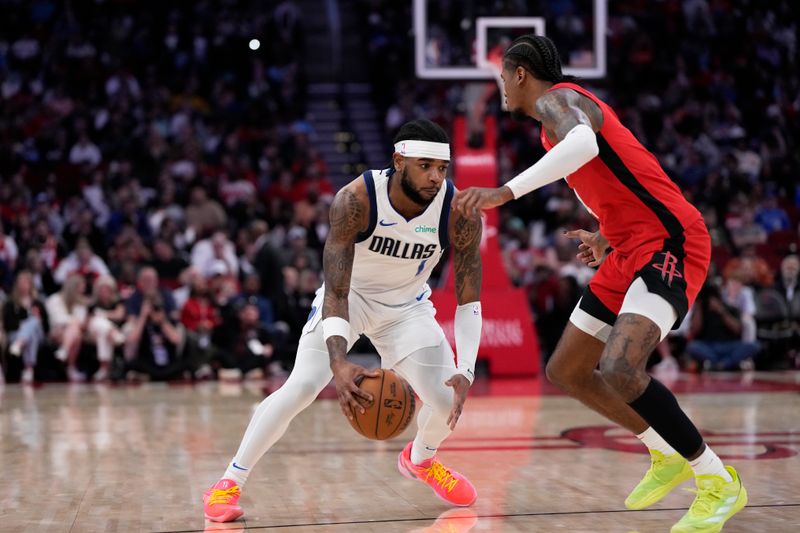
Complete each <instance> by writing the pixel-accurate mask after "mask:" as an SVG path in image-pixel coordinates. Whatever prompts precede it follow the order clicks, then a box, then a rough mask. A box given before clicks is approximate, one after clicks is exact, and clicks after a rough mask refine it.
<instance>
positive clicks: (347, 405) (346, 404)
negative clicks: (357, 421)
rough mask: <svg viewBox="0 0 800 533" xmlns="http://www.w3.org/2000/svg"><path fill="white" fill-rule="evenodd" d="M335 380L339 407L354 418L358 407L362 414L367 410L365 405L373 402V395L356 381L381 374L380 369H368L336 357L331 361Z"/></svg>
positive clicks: (345, 414)
mask: <svg viewBox="0 0 800 533" xmlns="http://www.w3.org/2000/svg"><path fill="white" fill-rule="evenodd" d="M331 370H332V371H333V380H334V384H335V385H336V395H337V396H338V398H339V407H341V408H342V413H343V414H344V416H346V417H347V418H348V419H350V420H353V417H354V416H355V412H356V409H357V410H358V412H360V413H361V414H362V415H363V414H364V413H365V412H366V411H365V410H364V405H369V404H370V403H372V401H373V398H372V395H371V394H369V393H366V392H364V391H362V390H361V389H359V388H358V385H356V381H357V380H358V379H359V378H360V377H362V376H366V377H370V378H376V377H378V376H380V375H381V374H380V371H378V370H367V369H366V368H364V367H363V366H360V365H357V364H355V363H351V362H349V361H347V360H345V359H334V360H333V361H332V362H331Z"/></svg>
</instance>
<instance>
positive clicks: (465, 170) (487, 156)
mask: <svg viewBox="0 0 800 533" xmlns="http://www.w3.org/2000/svg"><path fill="white" fill-rule="evenodd" d="M485 131H486V136H485V140H484V145H483V146H482V147H480V148H471V147H469V146H468V145H467V138H466V124H465V121H464V119H463V118H462V117H459V118H457V119H456V121H455V123H454V125H453V145H452V146H453V153H454V157H453V166H454V168H455V174H454V176H455V185H456V187H458V188H459V189H464V188H467V187H494V186H495V184H496V182H497V161H496V156H495V154H496V131H497V129H496V125H495V121H494V117H488V118H487V119H486V123H485ZM497 223H498V216H497V210H496V209H491V210H489V211H487V212H486V213H485V215H484V220H483V238H482V241H481V258H482V260H483V287H482V289H481V303H482V307H483V332H482V334H481V346H480V349H479V351H478V359H479V360H480V359H485V360H487V361H488V363H489V372H490V373H491V374H492V375H493V376H523V375H525V376H532V375H537V374H539V370H540V354H539V342H538V339H537V336H536V331H535V328H534V325H533V317H532V316H531V311H530V306H529V305H528V301H527V297H526V295H525V292H524V291H523V290H522V289H516V288H514V287H512V285H511V282H510V281H509V279H508V275H507V274H506V270H505V267H504V266H503V261H502V258H501V256H500V244H499V242H498V240H497ZM445 272H446V274H445V278H446V279H445V283H444V287H442V288H440V289H436V290H434V291H433V294H432V295H431V300H432V301H433V304H434V305H435V306H436V309H437V310H438V313H437V315H436V318H437V320H438V321H439V323H440V324H441V326H442V328H443V329H444V331H445V334H446V335H447V338H448V340H449V341H450V344H451V345H452V346H453V349H455V340H454V337H453V319H454V312H453V311H452V310H454V309H455V306H456V296H455V288H454V280H453V272H452V262H450V264H448V266H447V269H446V271H445Z"/></svg>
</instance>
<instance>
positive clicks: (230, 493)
mask: <svg viewBox="0 0 800 533" xmlns="http://www.w3.org/2000/svg"><path fill="white" fill-rule="evenodd" d="M238 495H239V487H238V486H236V485H234V486H233V487H231V488H229V489H214V490H212V491H211V496H209V497H208V504H209V505H216V504H218V503H224V504H229V503H231V500H232V499H233V498H234V497H236V496H238Z"/></svg>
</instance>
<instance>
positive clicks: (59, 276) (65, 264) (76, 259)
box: [53, 238, 110, 283]
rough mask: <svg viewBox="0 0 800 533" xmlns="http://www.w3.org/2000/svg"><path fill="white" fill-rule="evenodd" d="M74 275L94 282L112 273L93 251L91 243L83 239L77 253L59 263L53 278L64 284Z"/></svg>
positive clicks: (77, 247) (79, 243)
mask: <svg viewBox="0 0 800 533" xmlns="http://www.w3.org/2000/svg"><path fill="white" fill-rule="evenodd" d="M72 274H79V275H81V276H83V277H84V278H86V279H87V280H88V281H94V280H95V279H97V278H98V277H99V276H108V275H110V272H109V270H108V267H107V266H106V263H105V261H103V260H102V259H100V256H98V255H96V254H95V253H94V252H93V251H92V247H91V245H90V244H89V241H88V240H86V239H84V238H81V239H79V240H78V243H77V245H76V246H75V251H74V252H72V253H71V254H69V255H68V256H67V257H65V258H64V260H63V261H61V263H59V265H58V268H56V271H55V273H54V274H53V278H55V280H56V282H58V283H64V280H66V279H67V277H69V276H71V275H72Z"/></svg>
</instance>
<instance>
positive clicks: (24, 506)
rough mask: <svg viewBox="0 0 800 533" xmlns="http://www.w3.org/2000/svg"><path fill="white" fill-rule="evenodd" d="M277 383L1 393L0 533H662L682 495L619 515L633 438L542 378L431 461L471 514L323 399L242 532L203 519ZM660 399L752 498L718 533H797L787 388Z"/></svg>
mask: <svg viewBox="0 0 800 533" xmlns="http://www.w3.org/2000/svg"><path fill="white" fill-rule="evenodd" d="M275 386H277V384H275V383H272V382H258V383H248V384H246V385H240V384H226V383H204V384H201V385H195V386H191V385H161V384H147V385H141V386H121V387H110V386H106V385H80V386H75V385H46V386H44V387H41V388H35V389H34V388H30V387H21V386H19V385H6V386H5V388H4V389H0V475H2V482H3V485H2V487H0V531H2V532H28V531H31V532H39V531H41V532H48V533H58V532H67V531H71V532H77V533H91V532H116V531H119V532H138V531H141V532H155V531H159V532H178V531H180V532H195V531H245V530H246V531H257V532H268V531H286V532H292V533H294V532H300V531H303V532H312V531H313V532H317V531H318V532H325V533H328V532H336V533H344V532H381V533H384V532H418V533H420V532H428V533H431V532H450V533H454V532H463V531H475V532H478V531H492V532H495V531H498V532H501V531H509V532H533V531H541V532H550V531H570V532H606V531H608V532H620V533H632V532H639V533H646V532H665V531H669V527H670V526H671V525H672V524H673V523H674V522H675V521H677V520H678V519H679V518H680V516H681V515H682V514H683V512H684V510H685V508H686V507H687V506H688V505H689V503H690V502H691V499H692V497H693V495H692V494H690V493H688V492H686V491H683V490H676V491H674V492H673V493H672V494H670V495H669V496H668V497H667V498H665V499H664V500H663V501H662V502H660V503H659V504H658V505H656V506H655V508H654V509H652V510H647V511H639V512H630V511H626V510H625V509H624V507H623V503H622V502H623V500H624V498H625V496H626V495H627V492H628V491H629V490H630V489H631V488H632V487H633V486H634V485H635V483H636V482H637V481H638V480H639V478H640V476H641V475H642V474H643V473H644V471H645V470H646V468H647V466H648V460H647V456H646V455H644V454H643V453H642V452H643V449H642V448H640V446H639V444H638V442H637V441H636V439H635V438H633V437H631V436H630V435H628V434H626V432H624V431H621V430H619V429H615V428H614V427H613V426H611V425H610V424H609V423H608V422H606V421H605V420H604V419H602V418H601V417H600V416H598V415H595V414H594V413H592V412H591V411H589V410H588V409H586V408H584V407H582V406H581V405H579V404H578V403H577V402H575V401H573V400H571V399H569V398H567V397H565V396H563V395H559V394H555V393H554V391H553V390H552V388H551V387H549V386H547V385H545V384H543V383H541V382H540V381H535V380H515V381H492V382H479V383H477V384H476V386H475V387H474V391H473V396H472V397H471V398H470V399H469V400H468V403H467V407H466V410H465V413H464V415H463V417H462V420H461V422H460V424H459V427H458V428H457V430H456V432H455V433H454V434H453V436H452V437H451V438H450V440H448V441H447V443H446V447H445V448H444V449H443V451H442V453H441V457H442V459H443V460H444V462H445V464H447V465H449V466H452V467H454V468H456V469H458V470H460V471H461V472H463V473H464V474H466V475H468V476H469V477H470V479H471V480H472V482H473V483H474V484H475V485H476V487H477V488H478V491H479V498H478V501H477V503H476V504H475V505H474V507H472V508H471V509H467V510H455V511H453V510H448V508H447V507H446V506H445V505H444V504H443V503H442V502H440V501H439V500H438V499H436V498H435V497H433V495H432V493H430V491H429V489H428V488H427V487H424V486H422V485H421V484H419V483H416V482H413V481H410V480H407V479H405V478H403V477H401V476H400V474H399V473H398V472H397V470H396V458H397V454H398V452H399V451H400V449H401V448H402V447H403V445H404V444H405V443H406V442H407V440H408V439H409V438H411V436H412V435H413V425H412V428H410V429H409V430H408V432H407V433H406V434H405V435H403V437H404V438H400V439H397V440H393V441H389V442H373V441H368V440H366V439H363V438H362V437H360V436H359V435H357V434H356V433H355V432H354V431H353V430H352V429H351V428H350V426H349V425H348V424H347V422H346V420H345V419H344V418H342V415H341V414H340V412H339V409H338V406H337V405H336V403H335V402H334V401H333V400H330V399H327V400H326V399H322V400H320V401H317V402H314V403H313V404H312V405H311V407H310V408H309V409H307V410H306V411H305V412H303V413H302V414H301V415H300V416H299V417H298V418H297V419H296V420H295V422H294V423H293V425H292V426H291V427H290V428H289V430H288V432H287V433H286V435H285V437H284V438H283V439H282V440H281V441H279V443H278V444H277V445H276V446H275V448H274V449H273V450H272V452H271V453H269V454H267V455H266V456H265V457H264V459H263V460H262V461H261V462H260V463H259V464H258V466H257V467H256V468H255V470H254V472H253V474H252V475H251V476H250V481H249V483H248V484H247V486H246V488H245V492H244V495H243V497H242V500H241V503H242V504H243V506H244V508H245V512H246V514H245V519H246V520H244V521H241V522H238V523H234V524H219V525H217V524H212V523H210V522H208V523H207V522H205V521H204V519H203V514H202V508H201V503H200V498H201V493H202V491H203V490H204V489H205V488H207V487H208V486H209V485H210V484H211V483H212V482H214V481H215V480H216V479H217V478H218V477H219V476H220V475H221V474H222V472H223V471H224V468H225V465H226V463H227V461H228V460H229V459H230V457H231V455H232V454H233V453H234V452H235V450H236V447H237V445H238V443H239V439H240V438H241V435H242V432H243V431H244V428H245V426H246V424H247V421H248V419H249V415H250V412H251V410H252V409H253V408H254V407H255V406H256V405H257V404H258V402H259V401H260V400H261V399H262V398H263V397H264V391H265V389H266V390H267V391H268V390H269V389H271V388H274V387H275ZM671 386H672V388H673V389H674V390H676V391H678V392H679V399H680V401H681V403H682V405H683V406H684V408H685V409H686V410H687V411H688V412H689V414H690V416H692V418H693V419H694V420H695V421H696V422H697V424H698V425H699V426H700V427H701V428H702V430H703V431H704V433H705V435H706V436H707V437H708V441H709V442H710V443H711V445H712V446H713V447H714V448H715V449H716V450H717V451H718V452H719V453H720V454H721V455H723V456H725V457H727V459H728V460H729V461H730V463H731V464H733V465H735V466H736V467H737V468H738V470H739V472H740V473H741V475H742V478H743V479H744V481H745V484H746V486H747V489H748V491H749V494H750V506H749V507H747V508H746V509H745V510H743V511H742V512H741V513H739V514H738V515H737V516H736V517H735V518H734V519H732V520H731V521H730V522H729V523H728V525H727V526H726V528H725V529H724V531H725V532H726V533H730V532H781V533H783V532H793V531H800V476H798V474H800V457H798V453H800V394H798V393H799V392H800V373H796V372H794V373H771V374H750V375H747V376H742V375H738V374H737V375H729V376H713V377H703V378H697V377H694V376H681V377H679V378H677V381H675V382H674V383H672V384H671ZM329 392H330V391H328V394H327V396H330V394H329ZM324 396H326V394H323V397H324ZM689 486H690V484H687V485H685V487H689Z"/></svg>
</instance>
